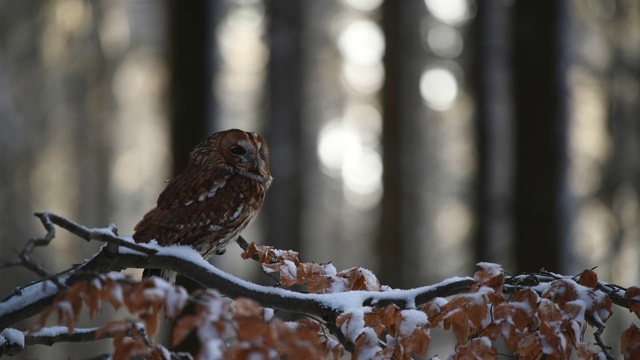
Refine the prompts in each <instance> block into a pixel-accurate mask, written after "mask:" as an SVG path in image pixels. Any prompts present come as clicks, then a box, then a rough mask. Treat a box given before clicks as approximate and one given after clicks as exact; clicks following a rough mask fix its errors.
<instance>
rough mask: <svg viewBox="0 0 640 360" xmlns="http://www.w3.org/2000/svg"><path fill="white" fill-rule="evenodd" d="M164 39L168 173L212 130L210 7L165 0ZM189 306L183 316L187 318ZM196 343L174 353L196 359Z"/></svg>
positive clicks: (190, 285)
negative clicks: (166, 52)
mask: <svg viewBox="0 0 640 360" xmlns="http://www.w3.org/2000/svg"><path fill="white" fill-rule="evenodd" d="M168 6H169V16H170V20H169V32H170V34H169V36H170V43H169V46H170V61H171V65H170V67H171V75H170V76H171V84H170V86H169V89H170V94H169V96H170V104H171V109H170V112H171V119H170V121H171V147H172V148H171V153H172V156H173V170H172V172H173V174H174V176H175V175H177V174H179V173H181V172H182V171H183V170H184V169H185V167H186V166H187V162H188V160H189V153H190V152H191V149H192V148H193V147H194V146H195V145H196V144H198V143H199V142H201V141H202V140H203V139H205V138H206V137H207V136H208V135H209V133H210V130H209V129H212V128H214V126H213V122H214V115H215V105H216V103H215V99H214V97H213V77H214V73H215V56H214V55H215V37H214V34H215V33H214V31H215V21H214V16H213V14H214V13H215V10H216V9H215V7H216V5H215V2H213V1H181V0H171V1H170V2H169V4H168ZM176 283H177V284H178V285H181V286H184V287H185V288H186V289H187V291H189V292H192V291H194V290H196V289H198V288H201V286H200V285H199V284H197V283H196V282H194V281H192V280H190V279H188V278H186V277H183V276H178V279H177V281H176ZM193 311H194V310H193V308H192V307H187V308H185V310H184V312H185V313H193ZM199 348H200V341H199V339H198V337H197V335H195V333H192V334H191V335H189V337H187V339H185V341H183V342H182V343H181V344H179V345H178V347H177V348H176V349H174V350H176V351H186V352H189V353H190V354H194V355H195V354H197V352H198V350H199Z"/></svg>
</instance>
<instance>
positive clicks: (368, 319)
mask: <svg viewBox="0 0 640 360" xmlns="http://www.w3.org/2000/svg"><path fill="white" fill-rule="evenodd" d="M243 257H244V258H256V257H258V258H259V260H260V263H261V264H262V266H263V268H264V269H265V271H270V272H278V273H279V275H280V278H281V281H282V284H283V285H284V286H291V285H294V284H295V285H303V286H306V287H307V289H308V290H309V292H312V293H323V294H327V293H336V292H343V291H351V290H365V291H380V290H381V287H380V284H379V282H378V280H377V279H376V277H375V276H374V275H373V274H372V273H371V272H370V271H368V270H365V269H361V268H351V269H348V270H345V271H341V272H337V271H336V269H335V268H334V267H333V266H332V265H330V264H315V263H301V262H300V261H299V260H298V254H297V253H295V252H293V251H280V250H275V249H273V248H271V247H266V246H258V245H255V244H252V245H251V246H250V247H249V248H248V249H247V251H245V253H244V254H243ZM474 278H475V280H476V282H475V284H474V285H473V286H472V288H471V290H470V291H469V292H468V293H466V294H462V295H459V296H456V297H453V298H451V299H449V300H447V299H443V298H436V299H433V300H431V301H429V302H428V303H426V304H424V305H423V306H422V307H421V308H419V309H401V308H399V307H398V306H396V305H394V304H390V305H387V306H384V307H369V306H361V305H359V304H354V307H353V308H350V309H345V310H344V311H343V313H342V314H341V315H340V316H338V318H337V319H336V323H335V324H334V325H335V326H336V327H337V328H338V329H339V330H340V332H341V333H342V335H343V339H341V340H342V341H348V342H350V343H352V344H353V345H354V346H353V348H354V353H353V358H355V359H369V358H372V359H373V358H375V359H410V358H411V357H412V356H425V355H426V353H427V351H428V347H429V343H430V341H431V333H430V330H431V329H432V328H436V327H440V326H441V327H443V328H444V329H445V330H451V331H452V332H453V334H454V335H455V338H456V340H457V344H456V348H455V351H456V352H455V354H454V356H453V357H452V358H454V359H495V358H497V351H496V348H495V346H494V344H495V343H496V340H497V339H498V338H499V337H502V339H503V340H504V343H505V344H506V346H507V347H508V348H509V349H510V350H511V351H512V352H513V354H514V355H515V356H517V357H518V358H526V359H541V358H545V359H566V358H569V357H570V356H572V354H573V356H575V357H577V358H581V359H592V358H598V357H599V356H600V355H601V354H599V353H598V351H599V350H601V349H600V348H598V347H596V346H593V345H590V344H588V343H586V342H585V341H584V339H583V334H584V332H585V329H586V328H587V326H592V327H603V326H604V323H605V322H606V321H607V320H608V319H609V317H610V316H611V314H612V302H611V299H610V298H609V297H608V296H607V295H606V294H605V293H603V292H602V291H600V290H598V289H597V287H598V278H597V275H596V274H595V273H594V272H593V271H590V270H586V271H584V272H583V273H582V274H581V275H580V277H579V278H578V279H577V280H575V279H571V278H564V277H558V279H557V280H555V281H552V282H550V283H541V284H538V285H536V286H533V287H532V288H528V287H524V288H523V289H522V290H520V291H518V292H516V293H515V294H514V295H513V296H511V297H509V298H506V297H505V296H504V295H503V287H504V282H505V275H504V273H503V271H502V269H501V268H500V266H498V265H495V264H486V263H481V264H479V270H478V271H477V272H476V273H475V274H474ZM624 298H625V299H626V300H627V301H628V302H629V310H630V311H632V312H634V313H635V314H636V315H637V316H639V317H640V288H629V289H628V290H627V291H626V292H625V295H624ZM104 302H108V303H110V304H111V305H112V306H113V307H114V308H115V309H119V308H121V307H123V308H126V309H127V310H128V311H129V312H130V313H131V314H132V315H134V316H136V317H137V318H138V319H139V321H140V322H141V323H142V324H143V325H144V326H140V324H139V323H137V322H135V321H131V320H114V321H111V322H109V323H107V324H106V325H105V326H103V327H102V328H101V329H100V331H99V332H98V333H97V336H98V337H100V336H103V335H105V334H112V336H113V338H114V339H113V344H114V349H115V350H114V351H115V353H114V356H113V358H114V359H128V358H130V357H131V356H144V357H146V358H155V359H164V358H167V356H168V354H169V352H168V351H167V349H166V348H164V347H163V346H161V345H157V344H154V343H153V342H152V341H151V340H149V339H148V338H147V335H149V336H153V335H154V334H155V333H156V332H157V330H158V316H159V315H160V313H164V314H165V316H166V317H167V318H168V319H170V320H172V321H174V322H175V326H174V328H173V333H172V346H176V345H178V344H180V343H181V342H182V341H183V340H184V339H185V338H186V337H187V336H188V335H189V334H191V333H195V334H196V335H197V336H198V338H199V340H200V343H201V345H202V346H201V350H200V353H199V357H200V358H227V359H241V358H247V357H249V356H250V355H252V354H255V355H258V354H259V355H262V357H263V358H291V359H297V358H309V359H312V358H313V359H321V358H327V357H329V356H333V358H336V359H337V358H340V357H342V356H343V354H344V347H343V344H341V343H339V342H338V341H337V340H336V339H334V338H332V337H329V336H327V335H325V333H324V331H323V329H322V325H321V323H320V322H318V321H315V320H311V319H303V320H299V321H296V322H284V321H282V320H280V319H278V318H276V317H274V316H273V311H272V310H269V309H264V308H262V307H260V306H259V304H257V303H256V302H254V301H251V300H248V299H237V300H236V301H234V302H231V301H230V300H228V299H225V298H223V297H221V296H220V295H219V294H218V293H217V292H216V291H213V290H203V291H199V292H196V293H194V294H187V293H186V291H185V290H184V289H183V288H181V287H174V286H172V285H169V284H167V283H166V282H164V281H163V280H160V279H151V280H143V281H142V282H135V281H131V280H129V279H127V278H123V277H109V276H107V277H101V278H99V279H96V280H94V281H91V282H87V283H79V284H77V285H75V286H73V287H72V288H70V289H69V290H67V291H64V292H61V293H60V294H59V296H58V297H57V298H56V300H55V302H54V305H53V306H52V307H50V308H48V309H47V310H46V311H45V312H43V313H42V314H41V316H40V318H39V320H38V321H37V323H36V325H35V327H34V329H33V330H38V329H39V328H42V327H43V326H44V324H45V321H46V319H47V317H48V316H49V315H51V314H52V313H56V314H57V319H58V323H59V324H63V325H65V326H67V327H68V330H69V332H70V333H71V332H73V330H74V328H75V327H76V324H77V320H78V316H79V315H80V312H81V311H82V309H83V308H86V309H88V312H89V315H90V317H92V318H93V316H94V315H95V314H96V313H97V312H98V311H99V310H100V308H101V306H102V303H104ZM189 302H191V303H194V304H195V305H196V310H195V313H194V314H192V315H183V314H182V310H183V308H184V307H185V305H186V304H187V303H189ZM145 329H146V330H145ZM145 331H146V333H145ZM230 333H233V334H234V335H233V336H231V337H230ZM229 339H232V340H229ZM620 344H621V353H622V355H623V356H624V358H625V359H640V329H639V328H638V327H636V326H635V325H632V326H630V327H629V328H628V329H626V330H625V331H624V332H623V333H622V334H621V337H620Z"/></svg>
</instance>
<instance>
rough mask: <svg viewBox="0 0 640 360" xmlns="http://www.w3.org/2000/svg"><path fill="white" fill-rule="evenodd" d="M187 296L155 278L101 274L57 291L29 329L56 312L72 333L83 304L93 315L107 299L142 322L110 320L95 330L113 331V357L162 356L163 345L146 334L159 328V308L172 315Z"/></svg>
mask: <svg viewBox="0 0 640 360" xmlns="http://www.w3.org/2000/svg"><path fill="white" fill-rule="evenodd" d="M187 298H188V294H187V292H186V291H185V290H184V289H183V288H180V287H173V286H170V285H169V284H168V283H166V282H164V281H162V280H158V279H147V280H143V281H141V282H135V281H131V280H129V279H125V278H121V277H116V278H113V277H109V276H107V277H100V278H97V279H94V280H93V281H91V282H81V283H78V284H76V285H74V286H73V287H71V288H70V289H68V290H66V291H62V292H60V293H59V294H58V296H57V297H56V299H55V301H54V303H53V305H52V306H50V307H48V308H47V309H46V310H45V311H44V312H42V314H40V317H39V318H38V320H37V322H36V323H35V325H34V326H33V327H32V329H31V331H32V332H35V331H38V330H40V329H41V328H43V327H44V326H45V322H46V320H47V318H48V317H49V315H50V314H51V313H54V312H55V313H56V314H57V315H58V324H62V325H64V326H66V327H67V328H68V332H69V333H70V334H71V333H73V331H74V329H75V327H76V324H77V321H78V318H79V316H80V313H81V311H82V308H83V306H85V307H86V308H87V309H88V312H89V317H90V318H91V319H93V317H94V316H95V314H96V313H97V312H99V311H100V309H101V308H102V303H103V302H108V303H110V304H111V306H113V308H114V309H116V310H118V309H120V308H122V307H124V308H125V309H127V310H128V311H129V312H130V313H131V314H133V315H136V316H137V317H138V319H139V320H140V321H141V322H142V323H143V324H144V327H141V326H139V325H138V323H136V322H135V321H131V320H126V319H125V320H113V321H110V322H108V323H107V324H106V325H104V326H102V327H101V328H100V329H99V330H98V331H97V333H96V338H102V337H103V336H104V335H105V334H113V345H114V349H115V352H114V354H113V357H114V359H129V358H130V357H131V356H145V357H146V358H150V359H163V358H164V357H165V356H164V354H165V353H166V351H165V350H166V349H164V348H162V347H161V346H155V345H153V344H151V343H150V342H149V339H148V338H147V335H150V336H153V335H155V334H156V332H157V331H158V316H159V314H160V313H161V311H162V310H164V313H165V314H166V316H167V317H169V318H174V317H175V316H176V315H177V314H179V312H180V311H181V310H182V308H183V307H184V305H185V304H186V302H187Z"/></svg>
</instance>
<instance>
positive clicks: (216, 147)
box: [133, 129, 273, 283]
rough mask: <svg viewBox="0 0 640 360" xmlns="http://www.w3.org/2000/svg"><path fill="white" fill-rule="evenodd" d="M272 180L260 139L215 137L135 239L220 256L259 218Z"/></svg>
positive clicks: (170, 276) (168, 275)
mask: <svg viewBox="0 0 640 360" xmlns="http://www.w3.org/2000/svg"><path fill="white" fill-rule="evenodd" d="M272 180H273V179H272V177H271V174H270V173H269V148H268V147H267V143H266V142H265V141H264V139H263V138H262V137H261V136H260V135H258V134H256V133H252V132H245V131H242V130H237V129H231V130H227V131H221V132H218V133H215V134H213V135H211V136H209V138H207V139H206V140H205V141H203V142H202V143H200V144H198V145H197V146H196V147H195V148H194V149H193V150H192V151H191V153H190V154H189V163H188V164H187V168H186V169H185V170H184V172H183V173H182V174H180V175H178V176H177V177H176V178H174V179H172V180H171V181H169V184H168V185H167V187H166V188H165V189H164V191H163V192H162V193H161V194H160V196H159V197H158V205H157V206H156V207H155V208H154V209H152V210H151V211H149V212H148V213H147V214H146V215H145V216H144V217H143V218H142V220H141V221H140V222H139V223H138V224H137V225H136V227H135V229H134V230H135V233H134V234H133V239H134V240H135V241H136V242H137V243H145V242H149V241H151V240H156V241H157V242H158V244H159V245H161V246H169V245H174V244H182V245H191V246H193V247H194V248H195V249H196V250H198V251H199V252H200V254H201V255H202V256H203V257H204V258H205V259H208V258H209V257H211V256H212V255H213V254H222V253H224V251H225V246H226V245H227V244H228V243H229V241H232V240H235V239H237V238H238V236H239V235H240V232H242V230H244V228H246V227H247V226H248V225H249V223H251V221H252V220H253V219H254V218H255V217H256V215H257V214H258V211H259V210H260V207H261V206H262V202H263V200H264V196H265V193H266V191H267V189H268V188H269V186H270V185H271V181H272ZM153 275H161V276H162V277H163V278H165V279H166V280H168V281H169V282H172V283H173V282H175V277H176V274H175V273H174V272H172V271H160V270H155V269H146V270H145V271H144V273H143V277H150V276H153Z"/></svg>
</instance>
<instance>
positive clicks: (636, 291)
mask: <svg viewBox="0 0 640 360" xmlns="http://www.w3.org/2000/svg"><path fill="white" fill-rule="evenodd" d="M624 298H625V299H626V300H627V302H628V303H629V311H631V312H633V313H634V314H636V316H637V317H640V288H639V287H636V286H632V287H630V288H628V289H627V291H625V292H624Z"/></svg>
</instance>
